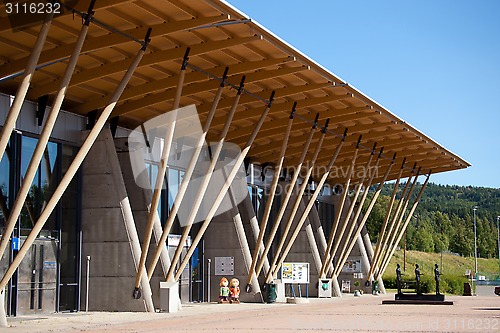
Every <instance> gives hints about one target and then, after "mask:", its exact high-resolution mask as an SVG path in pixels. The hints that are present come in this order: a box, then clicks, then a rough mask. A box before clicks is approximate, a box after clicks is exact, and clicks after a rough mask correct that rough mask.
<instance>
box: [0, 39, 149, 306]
mask: <svg viewBox="0 0 500 333" xmlns="http://www.w3.org/2000/svg"><path fill="white" fill-rule="evenodd" d="M148 43H149V38H148V36H146V42H145V43H144V46H143V47H142V48H141V49H140V50H139V52H138V53H137V55H136V56H135V58H134V59H133V61H132V63H131V65H130V67H129V69H128V70H127V72H126V73H125V75H124V76H123V78H122V80H121V81H120V83H119V85H118V86H117V88H116V90H115V94H114V95H113V96H112V98H111V99H110V101H109V104H108V106H106V108H104V110H103V112H102V113H101V115H100V116H99V119H98V120H97V122H96V124H95V126H94V127H93V128H92V130H91V131H90V133H89V135H88V136H87V138H86V139H85V141H84V142H83V144H82V146H81V148H80V150H79V151H78V153H77V154H76V156H75V158H74V159H73V161H72V162H71V164H70V166H69V168H68V170H67V171H66V173H65V174H64V176H63V178H62V179H61V182H60V183H59V185H58V186H57V188H56V189H55V190H54V193H53V194H52V197H51V198H50V200H49V201H48V202H47V205H46V206H45V208H44V210H43V211H42V213H41V214H40V217H39V218H38V221H37V222H36V224H35V226H34V227H33V229H32V230H31V232H30V234H29V235H28V237H27V238H26V240H25V241H24V244H23V245H22V247H21V249H20V250H19V252H18V253H17V255H16V257H15V258H14V260H13V262H12V263H11V264H10V266H9V268H8V269H7V271H6V273H5V275H4V276H3V278H2V280H1V281H0V290H4V289H5V286H6V285H7V283H8V282H9V280H10V278H11V277H12V275H13V274H14V272H15V271H16V270H17V268H18V267H19V265H20V264H21V261H22V260H23V258H24V257H25V256H26V254H27V253H28V250H29V249H30V247H31V245H32V244H33V242H34V240H35V239H36V238H37V237H38V234H39V233H40V231H41V230H42V228H43V226H44V225H45V223H46V222H47V220H48V218H49V216H50V215H51V214H52V212H53V211H54V208H55V207H56V205H57V203H58V202H59V200H60V199H61V197H62V195H63V194H64V192H65V191H66V188H67V187H68V186H69V184H70V182H71V181H72V180H73V178H74V176H75V174H76V173H77V171H78V169H79V168H80V166H81V164H82V163H83V160H84V159H85V157H86V156H87V154H88V152H89V151H90V149H91V148H92V146H93V144H94V142H95V140H96V139H97V136H98V135H99V133H100V132H101V130H102V128H103V127H104V125H105V124H106V121H107V120H108V118H109V116H110V114H111V112H112V111H113V108H114V107H115V105H116V102H117V101H118V99H119V98H120V95H121V94H122V92H123V90H124V89H125V87H126V85H127V84H128V82H129V80H130V78H131V77H132V75H133V73H134V71H135V69H136V68H137V65H138V64H139V62H140V61H141V59H142V57H143V55H144V52H145V50H146V48H147V45H148ZM152 310H154V309H152Z"/></svg>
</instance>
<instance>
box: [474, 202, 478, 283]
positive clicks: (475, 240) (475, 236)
mask: <svg viewBox="0 0 500 333" xmlns="http://www.w3.org/2000/svg"><path fill="white" fill-rule="evenodd" d="M473 210H474V262H475V270H474V276H475V277H476V283H477V230H476V210H477V206H474V209H473Z"/></svg>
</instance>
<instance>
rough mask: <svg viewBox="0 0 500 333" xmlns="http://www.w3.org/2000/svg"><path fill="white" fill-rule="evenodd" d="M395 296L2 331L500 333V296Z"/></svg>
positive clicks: (194, 307) (19, 324)
mask: <svg viewBox="0 0 500 333" xmlns="http://www.w3.org/2000/svg"><path fill="white" fill-rule="evenodd" d="M483 291H484V290H481V293H479V294H480V295H483ZM484 292H485V293H486V294H488V293H487V291H484ZM393 297H394V295H393V294H389V295H383V296H372V295H363V296H362V297H353V296H352V295H345V296H344V297H342V298H332V299H310V303H309V304H239V305H236V304H189V305H184V308H183V309H182V311H180V312H178V313H174V314H169V313H118V312H114V313H109V312H88V313H86V312H80V313H73V314H53V315H48V316H43V317H42V316H38V317H37V316H23V317H17V318H8V321H9V325H10V327H9V328H4V329H0V332H2V333H3V332H6V333H8V332H12V333H14V332H15V333H18V332H19V333H21V332H23V333H32V332H65V333H67V332H106V333H114V332H141V333H142V332H304V331H305V332H496V333H498V332H500V297H497V296H494V295H493V296H492V295H491V294H488V295H487V296H486V295H485V296H474V297H461V296H447V297H446V299H447V300H452V301H454V302H455V304H454V305H453V306H444V305H434V306H430V305H382V304H381V302H382V300H383V299H393Z"/></svg>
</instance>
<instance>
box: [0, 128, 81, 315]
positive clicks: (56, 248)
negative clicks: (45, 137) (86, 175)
mask: <svg viewBox="0 0 500 333" xmlns="http://www.w3.org/2000/svg"><path fill="white" fill-rule="evenodd" d="M37 142H38V139H36V138H34V137H31V136H27V135H23V134H20V133H19V132H14V133H13V134H12V136H11V139H10V142H9V145H8V147H7V149H6V152H5V153H4V155H3V157H2V161H1V162H0V232H1V233H2V234H3V232H4V229H5V225H6V223H7V219H8V216H9V214H10V212H9V209H10V208H11V205H12V204H13V202H14V201H15V198H16V195H17V192H18V191H19V188H20V185H21V184H22V181H23V178H24V176H25V174H26V170H27V168H28V165H29V162H30V160H31V157H32V155H33V152H34V150H35V147H36V144H37ZM76 152H77V148H76V147H73V146H70V145H66V144H63V143H60V142H49V143H48V144H47V147H46V149H45V152H44V154H43V158H42V161H41V162H40V164H39V165H38V168H37V171H36V174H35V178H34V179H33V182H32V184H31V187H30V190H29V193H28V195H27V198H26V200H25V203H24V205H23V207H22V210H21V214H20V216H19V218H18V220H17V223H16V226H15V229H14V231H13V234H12V236H11V237H12V238H11V239H13V240H15V241H17V240H19V242H20V243H21V244H22V242H24V239H25V238H26V236H27V235H28V234H29V233H30V231H31V230H32V228H33V226H34V224H35V223H36V222H37V220H38V218H39V216H40V214H41V212H42V211H43V209H44V208H45V206H46V204H47V202H48V201H49V199H50V197H51V196H52V193H53V192H54V190H55V188H56V187H57V185H58V184H59V182H60V180H61V178H62V176H63V175H64V173H65V172H66V170H67V168H68V167H69V165H70V163H71V161H72V160H73V158H74V156H75V155H76ZM80 193H81V184H80V175H79V173H78V174H77V176H76V177H75V178H74V179H73V181H72V182H71V184H70V186H69V187H68V189H67V190H66V191H65V193H64V195H63V197H62V199H61V201H60V202H59V204H58V205H57V207H56V209H55V210H54V211H53V213H52V214H51V215H50V217H49V219H48V220H47V222H46V223H45V225H44V227H43V229H42V231H41V232H40V233H39V235H38V238H37V240H36V246H34V247H33V249H31V251H30V252H29V253H28V254H27V256H26V257H25V259H24V260H23V262H22V263H21V266H20V268H19V269H18V271H17V272H16V273H15V274H14V276H13V277H12V279H11V281H10V284H9V292H8V302H7V308H8V309H7V310H8V314H9V315H16V314H18V312H20V313H32V312H33V313H36V312H37V311H38V310H45V311H47V312H54V311H77V310H78V306H79V282H80V278H79V276H80V272H79V267H80V241H81V227H80V211H81V209H80V200H81V198H80ZM9 250H10V251H8V252H9V253H6V254H5V255H4V257H3V258H2V266H1V267H0V269H1V270H2V271H3V270H4V269H5V268H6V266H7V265H8V263H9V262H12V260H13V258H14V257H15V256H16V254H17V251H18V248H16V247H15V246H10V248H9ZM30 260H31V261H32V262H31V263H30ZM23 265H24V266H23ZM30 265H31V266H30ZM27 267H33V269H32V270H31V268H30V269H29V270H27V272H28V273H30V272H35V271H37V272H38V271H40V273H37V274H38V275H37V278H36V279H37V280H36V281H32V280H33V277H27V276H24V275H26V274H28V273H26V272H25V268H27ZM49 273H50V274H49ZM47 274H48V275H47ZM32 275H35V273H33V274H32ZM49 280H50V281H49ZM25 281H27V282H25ZM30 281H31V282H30ZM34 282H36V283H34ZM49 282H50V283H54V287H53V288H47V285H45V284H44V283H49ZM48 289H50V290H52V291H49V290H48ZM51 292H52V293H54V296H53V297H52V296H51V294H50V293H51ZM23 295H28V296H26V297H24V296H23ZM51 299H53V300H54V301H52V302H51V301H50V300H51ZM25 300H29V301H28V302H29V304H28V303H26V304H24V303H25ZM42 300H45V301H44V302H42ZM47 300H49V301H47ZM47 307H48V308H47ZM50 307H52V308H50ZM54 307H55V308H54Z"/></svg>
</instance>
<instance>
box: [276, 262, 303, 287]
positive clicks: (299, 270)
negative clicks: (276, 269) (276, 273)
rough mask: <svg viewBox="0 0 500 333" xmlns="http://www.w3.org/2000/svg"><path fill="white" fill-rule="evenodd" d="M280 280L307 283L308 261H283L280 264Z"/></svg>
mask: <svg viewBox="0 0 500 333" xmlns="http://www.w3.org/2000/svg"><path fill="white" fill-rule="evenodd" d="M281 282H283V283H309V263H307V262H285V263H283V265H282V266H281Z"/></svg>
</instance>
